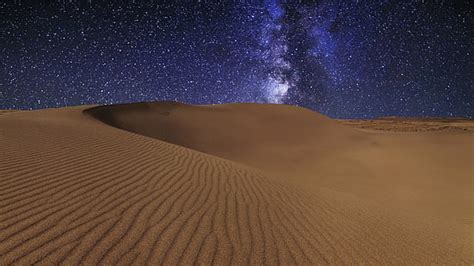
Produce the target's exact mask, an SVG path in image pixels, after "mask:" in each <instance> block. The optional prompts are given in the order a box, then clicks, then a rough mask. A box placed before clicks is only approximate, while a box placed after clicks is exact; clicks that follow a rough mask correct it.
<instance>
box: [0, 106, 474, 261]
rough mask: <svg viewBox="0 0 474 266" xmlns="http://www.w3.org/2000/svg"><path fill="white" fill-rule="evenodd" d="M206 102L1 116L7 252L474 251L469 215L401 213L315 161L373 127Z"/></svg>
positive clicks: (400, 256) (121, 257) (253, 256)
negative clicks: (351, 188)
mask: <svg viewBox="0 0 474 266" xmlns="http://www.w3.org/2000/svg"><path fill="white" fill-rule="evenodd" d="M116 108H121V109H120V110H119V112H116V110H117V109H116ZM200 108H201V107H199V108H198V107H194V106H185V105H177V104H170V103H156V104H138V105H128V106H127V105H124V106H119V107H117V106H115V107H104V108H93V109H88V107H77V108H65V109H56V110H41V111H34V112H25V113H22V112H19V113H10V114H8V115H3V116H1V117H0V143H1V147H2V149H1V151H0V191H1V193H0V264H2V265H4V264H33V263H38V264H52V263H64V264H78V263H83V264H85V265H91V264H104V265H114V264H122V265H126V264H132V263H135V264H145V263H149V264H156V263H182V264H191V263H201V264H220V265H222V264H230V263H233V264H276V263H280V264H292V263H295V264H313V263H338V264H341V263H377V264H380V263H434V262H436V263H442V262H444V263H472V262H473V257H472V256H473V254H472V242H471V241H470V240H472V239H471V236H470V235H469V234H465V233H466V231H465V230H467V229H466V228H469V227H468V225H464V227H462V226H457V224H453V223H447V224H444V223H441V222H439V223H438V222H430V221H429V220H427V219H423V217H424V216H423V217H418V216H415V215H412V214H411V213H410V211H409V210H408V211H406V212H401V211H400V212H398V211H392V210H391V209H390V208H387V207H386V206H388V205H384V203H383V202H381V201H377V200H372V199H379V198H377V197H375V196H370V197H372V198H364V197H361V196H359V195H358V194H357V193H356V192H354V193H348V192H347V191H344V189H336V188H337V186H334V185H333V186H331V185H330V184H329V183H328V182H322V181H324V180H323V178H322V177H321V176H319V175H318V174H315V177H314V178H313V177H312V176H311V175H309V174H308V173H306V171H310V170H311V171H313V170H312V169H313V168H309V166H305V165H307V164H308V161H311V160H312V161H314V162H317V161H319V159H320V158H321V156H323V155H324V154H326V155H328V156H329V155H330V153H331V152H330V151H328V150H330V149H334V148H335V147H336V146H333V145H341V146H337V147H340V149H342V150H345V147H346V146H344V145H351V146H350V147H352V148H354V149H355V148H356V147H360V146H363V145H365V143H366V142H369V143H370V141H371V140H372V137H370V136H367V134H365V133H363V132H361V131H357V130H355V129H352V128H347V127H344V126H341V125H339V124H337V123H336V122H333V121H331V120H330V119H327V118H324V117H322V116H319V115H317V114H314V113H312V112H310V111H307V110H303V109H299V108H293V107H286V106H283V107H276V106H271V105H270V106H259V105H229V106H225V105H224V106H213V107H202V109H200ZM281 108H283V109H281ZM85 109H88V110H87V111H85V113H84V112H83V111H84V110H85ZM142 109H144V110H142ZM197 109H199V110H197ZM206 112H207V113H206ZM256 114H260V115H261V116H258V115H257V116H256V117H255V119H254V120H248V117H249V116H252V115H256ZM187 115H191V117H189V118H187V120H186V119H184V117H185V116H187ZM192 115H195V116H194V117H193V116H192ZM162 116H163V117H167V118H162ZM157 117H158V118H157ZM173 117H177V118H178V119H177V120H176V121H174V120H173ZM203 117H204V118H206V120H205V121H199V120H198V119H200V118H203ZM262 117H263V118H262ZM282 117H285V118H284V119H283V118H282ZM298 117H299V119H300V120H298V119H297V118H298ZM96 118H99V119H100V120H101V121H99V120H97V119H96ZM181 118H182V119H181ZM180 119H181V120H180ZM262 119H263V120H262ZM275 119H277V120H278V119H283V121H284V122H288V123H289V124H287V126H285V125H281V124H280V122H282V121H281V120H280V122H278V121H275ZM308 119H310V120H312V121H314V122H317V123H315V124H313V125H307V123H306V121H307V120H308ZM224 121H227V122H228V124H225V123H224ZM103 122H107V123H108V124H109V125H113V126H114V127H111V126H108V125H106V124H104V123H103ZM264 122H265V123H268V124H267V125H265V124H264ZM201 123H205V124H201ZM206 125H207V127H206ZM116 127H119V128H121V129H125V130H121V129H118V128H116ZM287 127H291V128H293V129H291V130H292V131H291V132H292V134H299V135H296V137H297V138H299V140H298V139H291V138H288V134H286V133H284V132H285V128H287ZM298 127H299V128H300V129H301V130H297V128H298ZM256 128H257V129H258V130H256ZM126 130H128V131H126ZM206 130H207V131H206ZM130 131H132V132H135V133H139V134H134V133H131V132H130ZM280 131H281V133H280ZM252 134H253V137H252ZM260 134H265V135H267V136H266V137H264V136H262V135H260ZM243 136H245V137H243ZM149 137H153V138H149ZM241 137H242V138H241ZM313 137H316V139H312V138H313ZM226 139H227V141H226ZM338 139H341V140H340V141H338ZM230 140H231V141H230ZM206 141H207V142H206ZM305 143H306V144H307V145H305ZM176 144H177V145H176ZM279 144H281V145H280V146H275V145H279ZM313 144H319V145H318V146H316V147H312V148H308V146H311V145H313ZM352 145H354V146H352ZM272 146H274V147H273V149H272V148H271V147H272ZM252 147H254V149H255V154H253V152H252ZM285 150H288V151H289V152H288V154H285ZM290 151H291V152H290ZM308 152H310V155H311V156H309V157H310V158H312V159H311V160H309V158H303V159H301V160H300V161H298V158H296V157H297V156H300V155H303V154H307V153H308ZM328 152H329V153H328ZM263 155H265V156H264V159H263V158H260V156H263ZM273 155H275V156H273ZM307 156H308V155H307ZM334 156H335V155H334ZM272 158H275V160H276V161H275V162H273V159H272ZM341 158H342V157H341ZM252 160H253V161H252ZM285 160H288V162H287V165H286V166H285V165H279V166H278V167H276V164H280V163H281V164H284V163H282V162H285ZM315 164H316V165H317V163H315ZM287 167H289V168H290V170H284V169H287ZM291 167H294V168H304V169H303V170H301V171H299V172H298V171H296V173H299V174H301V175H302V176H303V177H299V174H298V175H297V174H294V175H290V174H291V173H292V171H293V170H294V169H293V170H292V169H291ZM305 167H306V168H305ZM313 167H314V166H313ZM315 173H317V171H316V172H315ZM318 176H319V177H318ZM348 178H354V177H351V176H348ZM313 179H314V180H313ZM319 181H321V182H322V183H321V185H318V182H319ZM305 182H306V183H305ZM351 182H352V181H351ZM307 183H308V185H307V186H305V184H307ZM343 187H344V186H342V188H343ZM458 218H465V217H464V216H462V217H458ZM450 225H454V226H450ZM471 226H472V224H471ZM459 228H461V229H459ZM470 228H471V229H472V227H470Z"/></svg>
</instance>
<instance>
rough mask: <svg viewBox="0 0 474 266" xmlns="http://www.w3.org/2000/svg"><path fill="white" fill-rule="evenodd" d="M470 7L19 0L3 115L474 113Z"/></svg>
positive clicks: (3, 61) (6, 54)
mask: <svg viewBox="0 0 474 266" xmlns="http://www.w3.org/2000/svg"><path fill="white" fill-rule="evenodd" d="M473 17H474V12H473V8H472V7H471V5H469V3H468V1H465V2H462V1H436V0H431V1H428V0H425V1H422V0H419V1H409V0H407V1H392V0H385V1H383V0H374V1H370V0H364V1H362V0H359V1H356V0H353V1H351V0H340V1H336V0H333V1H328V0H320V1H302V0H299V1H297V0H287V1H284V0H280V1H279V0H265V1H256V0H240V1H237V0H222V1H219V0H215V1H210V0H208V1H206V0H201V1H198V0H186V1H185V0H181V1H157V0H155V1H153V0H142V1H140V0H135V1H133V0H129V1H105V0H104V1H98V0H84V1H74V0H56V1H53V0H50V1H40V0H37V1H36V0H35V1H34V0H30V1H28V0H12V1H2V2H1V3H0V109H39V108H49V107H62V106H72V105H80V104H91V103H99V104H113V103H126V102H137V101H156V100H173V101H180V102H186V103H193V104H209V103H226V102H258V103H285V104H294V105H300V106H304V107H307V108H310V109H312V110H315V111H318V112H321V113H323V114H325V115H328V116H330V117H333V118H372V117H379V116H436V117H449V116H454V117H471V118H472V117H473V115H474V103H473V98H474V79H473V74H474V63H473V61H474V60H473V59H472V55H473V52H474V51H473V47H474V34H473V29H474V23H473Z"/></svg>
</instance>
